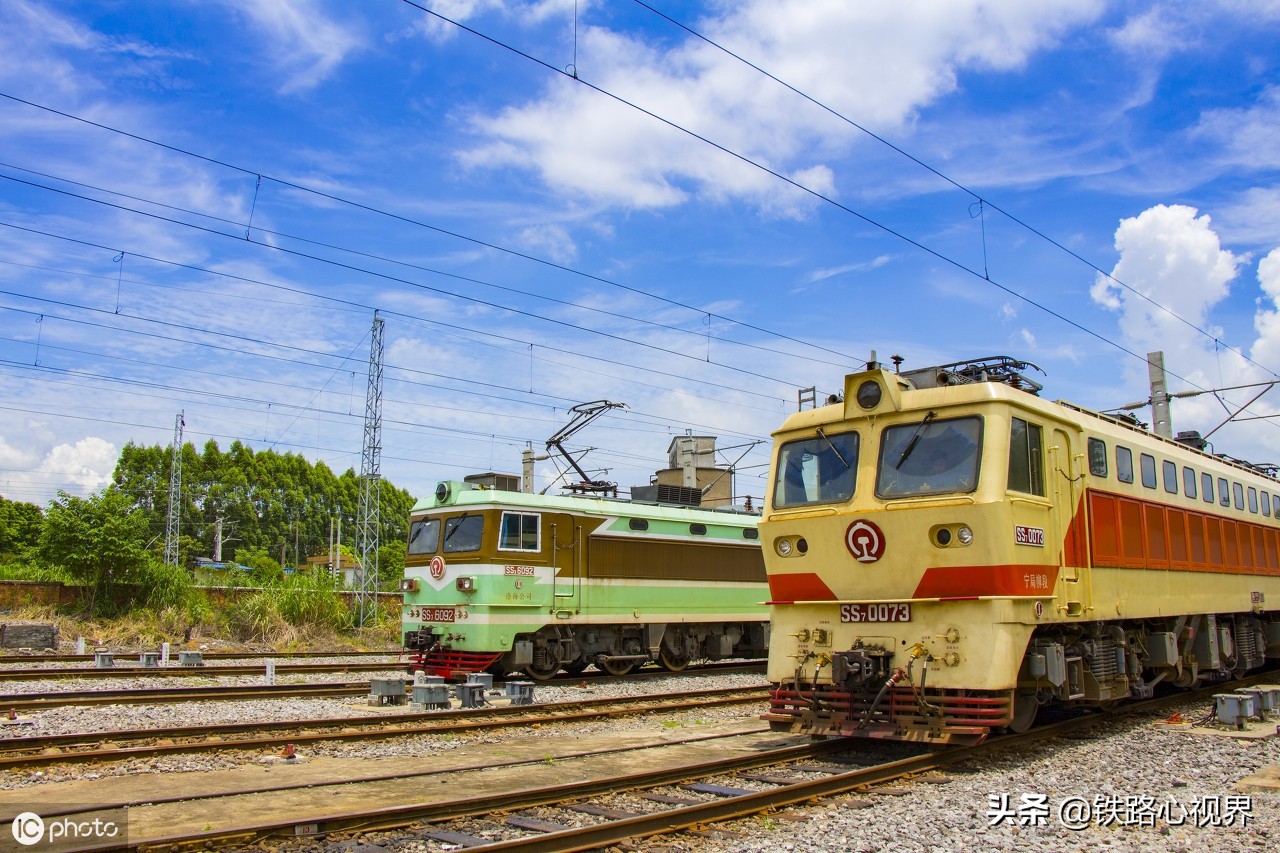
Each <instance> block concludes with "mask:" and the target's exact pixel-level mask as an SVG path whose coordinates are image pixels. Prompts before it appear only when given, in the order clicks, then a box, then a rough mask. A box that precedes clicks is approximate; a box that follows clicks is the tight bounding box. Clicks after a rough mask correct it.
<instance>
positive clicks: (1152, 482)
mask: <svg viewBox="0 0 1280 853" xmlns="http://www.w3.org/2000/svg"><path fill="white" fill-rule="evenodd" d="M1138 462H1139V464H1140V466H1141V468H1142V485H1144V486H1146V487H1147V488H1148V489H1154V488H1155V487H1156V458H1155V457H1154V456H1152V455H1151V454H1150V453H1143V454H1142V455H1141V456H1139V457H1138Z"/></svg>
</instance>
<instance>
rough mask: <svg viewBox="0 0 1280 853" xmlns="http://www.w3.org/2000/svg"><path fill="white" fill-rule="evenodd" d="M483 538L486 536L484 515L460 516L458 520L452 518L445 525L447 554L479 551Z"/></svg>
mask: <svg viewBox="0 0 1280 853" xmlns="http://www.w3.org/2000/svg"><path fill="white" fill-rule="evenodd" d="M482 536H484V516H483V515H460V516H458V517H457V518H450V519H448V520H446V521H445V523H444V550H445V553H446V554H448V553H451V552H458V551H479V550H480V539H481V537H482Z"/></svg>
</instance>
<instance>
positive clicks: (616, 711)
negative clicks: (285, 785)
mask: <svg viewBox="0 0 1280 853" xmlns="http://www.w3.org/2000/svg"><path fill="white" fill-rule="evenodd" d="M768 696H769V693H768V690H767V689H765V687H764V686H763V685H762V686H759V687H735V688H728V689H721V690H704V691H694V692H689V691H684V692H681V693H664V694H658V695H654V696H645V697H638V696H629V697H613V698H601V699H584V700H575V701H572V702H553V703H547V704H543V705H506V706H498V707H489V708H476V709H453V710H442V711H414V712H410V713H399V714H394V715H388V716H386V717H338V718H327V719H317V720H302V721H297V720H293V721H286V722H270V723H226V724H221V725H213V726H186V727H182V728H173V729H161V730H157V729H149V730H131V731H118V732H93V733H76V734H65V735H47V736H44V737H33V738H11V739H7V740H0V770H6V769H15V768H19V767H39V766H47V765H50V764H65V763H71V762H82V761H119V760H124V759H129V758H146V757H153V756H158V755H169V754H173V753H193V752H210V751H215V750H224V749H233V750H245V749H258V748H263V747H270V748H279V747H280V746H282V745H283V743H284V742H285V740H287V741H288V742H289V743H291V744H295V745H296V744H300V743H315V742H321V741H349V740H387V739H391V738H397V737H410V736H415V735H420V734H441V733H444V732H460V731H468V730H477V729H496V728H507V727H512V726H524V725H531V724H552V723H564V722H580V721H584V720H594V719H599V718H600V717H623V716H634V715H636V714H647V713H651V712H659V713H669V712H673V711H683V710H689V709H697V708H706V707H712V706H723V705H740V704H747V703H750V702H763V701H765V700H766V699H767V698H768ZM393 726H394V728H393ZM326 727H327V728H330V729H334V731H316V730H317V729H323V728H326ZM250 732H253V733H265V732H270V733H272V734H271V736H270V737H256V738H242V739H237V740H225V739H221V738H222V736H223V735H233V734H241V733H250ZM285 734H287V738H286V737H282V735H285ZM185 736H193V737H194V736H204V737H211V736H212V737H218V738H219V739H218V740H204V741H193V742H187V743H167V744H147V745H144V746H119V745H115V746H111V747H106V748H101V747H100V748H96V749H93V748H90V749H79V750H74V751H69V752H59V753H56V754H51V755H46V754H30V752H28V754H21V755H20V754H15V753H18V752H21V751H24V750H26V751H31V750H45V749H50V748H57V749H65V748H67V747H70V746H76V745H81V744H89V743H99V744H100V743H104V742H107V743H112V744H116V743H117V742H119V741H128V740H156V739H161V738H163V739H166V740H167V739H172V738H181V737H185ZM5 753H7V754H5Z"/></svg>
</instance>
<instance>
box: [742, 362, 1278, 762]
mask: <svg viewBox="0 0 1280 853" xmlns="http://www.w3.org/2000/svg"><path fill="white" fill-rule="evenodd" d="M873 359H874V357H873ZM1031 366H1032V365H1028V364H1027V363H1025V362H1019V361H1015V360H1013V359H1009V358H1007V357H1002V356H997V357H993V358H988V359H981V360H978V361H974V362H965V363H958V364H953V365H947V366H944V367H937V368H930V369H927V370H918V371H913V372H910V373H897V372H894V371H890V370H887V369H885V368H883V367H882V366H881V365H879V364H877V363H876V362H875V361H874V360H873V361H872V362H871V363H869V364H868V366H867V369H866V370H865V371H863V372H861V373H855V374H851V375H849V376H847V377H846V379H845V392H844V397H843V400H841V401H839V402H835V403H832V404H830V405H826V406H821V407H817V408H813V409H809V410H805V411H801V412H798V413H796V414H794V415H792V416H791V417H789V418H788V419H787V421H786V422H785V423H784V424H783V426H782V428H781V429H779V430H778V431H777V432H776V433H775V434H774V439H775V447H774V458H773V464H772V469H771V475H770V484H769V496H768V505H767V507H766V509H765V512H764V516H763V518H762V520H761V523H760V539H761V544H762V545H763V547H764V551H765V563H766V571H767V573H768V580H769V589H770V597H771V601H770V604H771V614H772V616H771V619H772V627H773V630H772V643H771V648H770V652H769V680H770V682H771V683H772V684H773V686H774V690H773V698H772V700H771V704H770V709H769V712H768V713H767V714H766V715H765V718H766V719H767V720H769V721H770V723H771V725H772V727H773V728H774V729H776V730H786V731H795V732H807V733H809V734H811V735H814V736H838V735H846V736H859V737H873V738H887V739H895V740H915V741H923V742H930V743H975V742H978V741H980V740H982V739H983V738H984V737H986V736H987V735H988V734H990V733H991V732H992V731H993V730H996V729H1001V728H1006V727H1007V728H1011V729H1014V730H1023V729H1025V728H1027V727H1028V726H1030V725H1031V723H1032V722H1033V720H1034V718H1035V716H1036V713H1037V710H1038V709H1039V708H1040V707H1042V706H1045V705H1047V704H1079V705H1092V706H1106V705H1108V704H1110V703H1112V702H1115V701H1118V700H1120V699H1124V698H1126V697H1143V696H1150V695H1151V694H1152V691H1153V689H1154V687H1155V685H1156V684H1158V683H1160V682H1166V683H1171V684H1174V685H1177V686H1181V687H1190V686H1192V685H1196V684H1200V683H1202V682H1205V681H1212V680H1220V679H1226V678H1227V677H1229V676H1230V675H1232V674H1233V673H1234V674H1239V673H1242V672H1244V671H1246V670H1249V669H1252V668H1255V667H1258V666H1261V665H1262V664H1263V663H1264V660H1265V658H1268V657H1271V658H1277V657H1280V481H1278V480H1277V479H1276V478H1275V477H1274V476H1271V475H1270V472H1269V471H1264V470H1260V469H1259V468H1257V467H1254V466H1249V465H1245V464H1241V463H1238V462H1233V461H1230V460H1227V459H1224V458H1220V457H1217V456H1214V455H1212V454H1210V453H1207V452H1205V451H1204V450H1203V449H1202V447H1196V446H1195V445H1196V444H1200V445H1203V442H1196V441H1194V439H1188V441H1175V440H1173V439H1168V438H1163V437H1161V436H1158V435H1155V434H1153V433H1151V432H1148V431H1147V430H1145V429H1142V428H1140V427H1139V426H1138V425H1136V424H1134V423H1132V422H1129V421H1125V420H1123V419H1119V418H1113V417H1108V416H1106V415H1101V414H1097V413H1094V412H1089V411H1086V410H1083V409H1080V408H1077V407H1074V406H1071V405H1068V404H1065V403H1055V402H1049V401H1046V400H1043V399H1041V398H1040V397H1039V396H1037V394H1038V392H1039V390H1040V385H1039V384H1037V383H1035V382H1034V381H1031V380H1030V379H1028V378H1027V377H1026V376H1025V375H1024V372H1025V371H1026V370H1027V368H1028V367H1031Z"/></svg>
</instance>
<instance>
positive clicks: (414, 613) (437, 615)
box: [409, 607, 454, 622]
mask: <svg viewBox="0 0 1280 853" xmlns="http://www.w3.org/2000/svg"><path fill="white" fill-rule="evenodd" d="M409 618H410V619H421V620H422V621H423V622H452V621H453V619H454V609H453V608H452V607H415V608H413V609H412V610H410V611H409Z"/></svg>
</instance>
